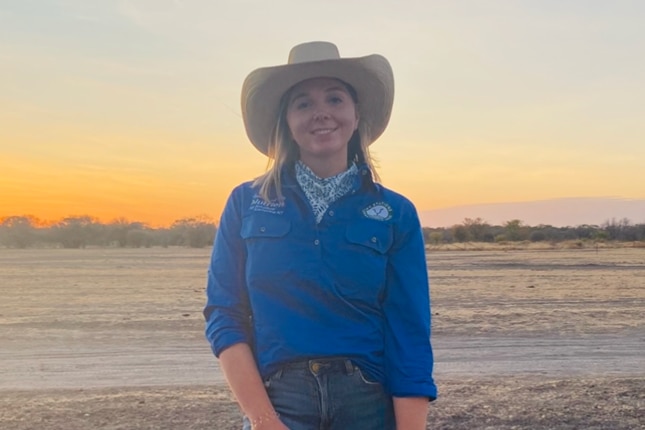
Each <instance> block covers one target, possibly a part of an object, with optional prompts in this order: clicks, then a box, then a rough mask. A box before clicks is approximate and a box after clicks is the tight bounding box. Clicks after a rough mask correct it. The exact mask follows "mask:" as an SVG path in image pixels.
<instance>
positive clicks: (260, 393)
mask: <svg viewBox="0 0 645 430" xmlns="http://www.w3.org/2000/svg"><path fill="white" fill-rule="evenodd" d="M219 360H220V366H221V367H222V371H223V372H224V376H226V380H227V381H228V384H229V386H230V387H231V391H233V394H234V395H235V398H236V399H237V403H238V404H239V405H240V408H241V409H242V412H243V413H244V415H246V416H247V417H248V418H249V420H250V421H251V423H252V428H253V429H254V430H264V429H266V430H274V429H275V430H288V429H287V427H286V426H285V425H284V424H282V422H281V421H280V419H279V418H278V414H277V413H276V412H275V410H274V409H273V405H271V401H270V400H269V396H268V394H267V392H266V389H265V388H264V383H263V382H262V378H261V377H260V373H259V372H258V370H257V365H256V363H255V359H254V358H253V353H252V352H251V349H250V348H249V346H248V345H247V344H245V343H237V344H235V345H233V346H231V347H229V348H226V349H225V350H224V351H222V353H221V354H220V356H219Z"/></svg>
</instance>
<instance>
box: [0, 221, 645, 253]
mask: <svg viewBox="0 0 645 430" xmlns="http://www.w3.org/2000/svg"><path fill="white" fill-rule="evenodd" d="M216 233H217V225H216V223H215V221H213V220H212V219H210V218H208V217H206V216H197V217H192V218H182V219H179V220H176V221H175V222H173V223H172V224H171V225H170V226H169V227H157V228H154V227H151V226H149V225H147V224H146V223H143V222H139V221H128V220H126V219H125V218H119V219H116V220H113V221H111V222H109V223H102V222H100V221H99V220H97V219H96V218H93V217H91V216H87V215H83V216H70V217H66V218H63V219H61V220H59V221H57V222H54V223H51V224H45V223H43V222H41V221H40V220H39V219H37V218H36V217H33V216H29V215H22V216H8V217H4V218H0V247H5V248H33V247H52V248H85V247H90V246H93V247H115V248H142V247H153V246H161V247H168V246H185V247H191V248H203V247H207V246H211V245H212V243H213V240H214V238H215V234H216ZM423 235H424V239H425V242H426V243H427V244H430V245H439V244H446V243H463V242H522V241H531V242H542V241H548V242H562V241H566V240H594V241H625V242H635V241H645V224H633V223H632V222H631V221H630V220H628V219H626V218H623V219H620V220H616V219H611V220H608V221H606V222H604V223H603V224H602V225H599V226H598V225H579V226H574V227H554V226H551V225H538V226H529V225H526V224H524V223H523V222H522V221H521V220H517V219H514V220H510V221H507V222H505V223H503V224H502V225H491V224H489V223H487V222H486V221H484V220H482V219H481V218H474V219H473V218H466V219H464V221H463V222H462V223H460V224H455V225H453V226H452V227H440V228H431V227H423Z"/></svg>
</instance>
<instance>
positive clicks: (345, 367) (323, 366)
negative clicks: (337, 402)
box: [280, 357, 356, 375]
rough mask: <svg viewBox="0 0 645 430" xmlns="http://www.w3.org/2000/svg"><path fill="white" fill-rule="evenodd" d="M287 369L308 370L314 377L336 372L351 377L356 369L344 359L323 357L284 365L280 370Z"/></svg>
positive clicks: (348, 360) (349, 361)
mask: <svg viewBox="0 0 645 430" xmlns="http://www.w3.org/2000/svg"><path fill="white" fill-rule="evenodd" d="M287 369H308V370H309V371H310V372H311V373H313V374H314V375H319V374H322V373H327V372H338V371H341V372H344V373H346V374H348V375H351V374H352V373H354V370H355V369H356V367H355V366H354V363H352V361H351V360H350V359H348V358H345V357H324V358H312V359H310V360H301V361H294V362H291V363H286V364H285V365H284V366H282V369H281V370H282V371H284V370H287ZM280 373H281V372H280Z"/></svg>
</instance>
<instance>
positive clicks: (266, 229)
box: [240, 214, 294, 288]
mask: <svg viewBox="0 0 645 430" xmlns="http://www.w3.org/2000/svg"><path fill="white" fill-rule="evenodd" d="M291 227H292V226H291V221H290V220H288V219H285V218H283V217H281V216H275V215H267V214H253V215H250V216H247V217H245V218H243V219H242V228H241V230H240V235H241V237H242V239H243V240H244V242H245V243H246V279H247V283H248V286H249V287H250V288H269V287H270V286H271V285H277V284H278V281H279V280H280V279H281V278H282V279H283V278H284V276H285V274H287V273H288V272H289V270H291V269H292V266H293V257H294V256H293V251H292V249H291V247H290V246H289V243H290V240H289V233H290V232H291Z"/></svg>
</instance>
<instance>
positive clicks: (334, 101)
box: [329, 96, 343, 105]
mask: <svg viewBox="0 0 645 430" xmlns="http://www.w3.org/2000/svg"><path fill="white" fill-rule="evenodd" d="M329 102H330V103H332V104H335V105H337V104H339V103H342V102H343V99H342V97H339V96H331V97H330V98H329Z"/></svg>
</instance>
